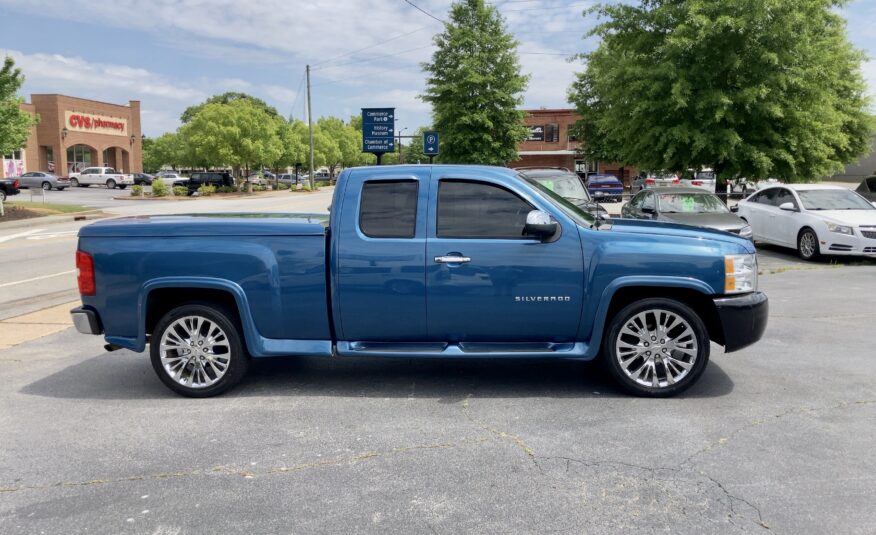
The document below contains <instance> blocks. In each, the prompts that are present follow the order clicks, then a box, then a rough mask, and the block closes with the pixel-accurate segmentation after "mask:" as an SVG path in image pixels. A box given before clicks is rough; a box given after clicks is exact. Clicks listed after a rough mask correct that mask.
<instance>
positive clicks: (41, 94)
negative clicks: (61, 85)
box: [28, 93, 139, 108]
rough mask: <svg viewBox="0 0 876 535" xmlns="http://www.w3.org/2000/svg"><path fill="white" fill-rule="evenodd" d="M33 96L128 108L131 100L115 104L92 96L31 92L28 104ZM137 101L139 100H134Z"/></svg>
mask: <svg viewBox="0 0 876 535" xmlns="http://www.w3.org/2000/svg"><path fill="white" fill-rule="evenodd" d="M33 97H64V98H69V99H73V100H84V101H86V102H94V103H95V104H103V105H106V106H118V107H119V108H130V107H131V105H130V103H131V101H128V104H115V103H113V102H104V101H102V100H94V99H93V98H82V97H71V96H70V95H62V94H61V93H31V94H30V100H31V101H30V102H29V103H28V104H33ZM135 102H139V101H135Z"/></svg>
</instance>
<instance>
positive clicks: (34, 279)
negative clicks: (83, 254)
mask: <svg viewBox="0 0 876 535" xmlns="http://www.w3.org/2000/svg"><path fill="white" fill-rule="evenodd" d="M73 273H76V270H75V269H71V270H70V271H62V272H60V273H52V274H51V275H42V276H40V277H33V278H30V279H24V280H20V281H13V282H4V283H3V284H0V288H6V287H8V286H17V285H19V284H26V283H28V282H36V281H41V280H45V279H52V278H55V277H60V276H62V275H71V274H73Z"/></svg>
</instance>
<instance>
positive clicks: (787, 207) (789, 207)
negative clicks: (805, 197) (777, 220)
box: [779, 202, 797, 212]
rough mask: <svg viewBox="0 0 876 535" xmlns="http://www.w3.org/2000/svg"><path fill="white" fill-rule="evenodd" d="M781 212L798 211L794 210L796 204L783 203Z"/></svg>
mask: <svg viewBox="0 0 876 535" xmlns="http://www.w3.org/2000/svg"><path fill="white" fill-rule="evenodd" d="M779 210H785V211H786V212H796V211H797V209H796V208H794V203H792V202H783V203H782V204H780V205H779Z"/></svg>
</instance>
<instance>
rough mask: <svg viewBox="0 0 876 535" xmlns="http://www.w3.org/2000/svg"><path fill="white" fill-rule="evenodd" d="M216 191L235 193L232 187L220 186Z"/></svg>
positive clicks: (235, 189)
mask: <svg viewBox="0 0 876 535" xmlns="http://www.w3.org/2000/svg"><path fill="white" fill-rule="evenodd" d="M216 191H218V192H219V193H234V192H236V191H237V188H235V187H234V186H220V187H219V189H217V190H216Z"/></svg>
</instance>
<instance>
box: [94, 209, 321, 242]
mask: <svg viewBox="0 0 876 535" xmlns="http://www.w3.org/2000/svg"><path fill="white" fill-rule="evenodd" d="M328 219H329V216H328V214H263V213H254V214H186V215H157V216H138V217H122V218H115V219H104V220H101V221H98V222H96V223H93V224H91V225H88V226H85V227H82V228H81V229H80V230H79V236H80V237H119V238H133V237H157V238H166V237H188V236H213V237H216V236H322V235H324V234H325V229H326V227H327V226H328Z"/></svg>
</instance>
